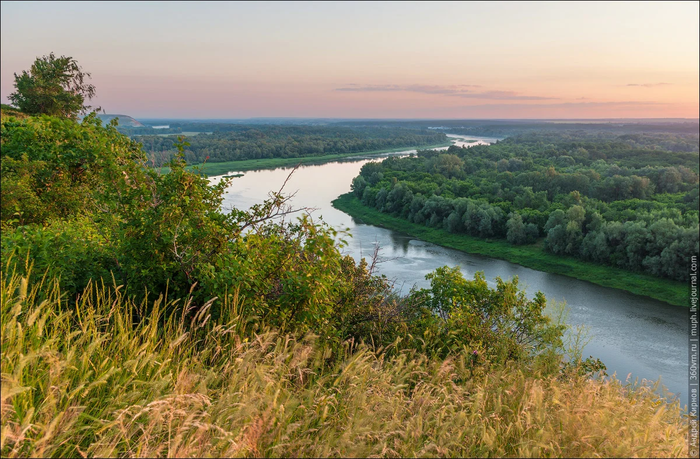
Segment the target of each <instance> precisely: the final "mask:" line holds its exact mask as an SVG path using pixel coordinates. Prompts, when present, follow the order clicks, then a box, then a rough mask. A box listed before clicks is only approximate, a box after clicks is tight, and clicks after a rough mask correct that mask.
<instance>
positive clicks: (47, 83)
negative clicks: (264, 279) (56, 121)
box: [9, 53, 95, 119]
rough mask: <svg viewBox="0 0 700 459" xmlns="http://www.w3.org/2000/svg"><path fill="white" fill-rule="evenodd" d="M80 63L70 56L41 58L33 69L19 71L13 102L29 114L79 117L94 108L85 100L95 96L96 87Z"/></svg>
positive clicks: (33, 65) (11, 96)
mask: <svg viewBox="0 0 700 459" xmlns="http://www.w3.org/2000/svg"><path fill="white" fill-rule="evenodd" d="M86 78H90V74H89V73H87V72H83V70H82V68H81V67H80V66H79V65H78V62H77V61H76V60H75V59H73V58H72V57H69V56H61V57H59V58H57V57H56V56H54V54H53V53H50V54H49V55H48V56H43V57H38V58H37V59H36V60H35V61H34V64H32V67H31V69H29V72H27V71H26V70H25V71H23V72H22V74H21V75H17V74H16V73H15V88H16V91H15V92H13V93H12V94H10V96H9V99H10V101H11V102H12V103H13V104H14V105H15V106H16V107H17V108H19V109H20V110H21V111H23V112H24V113H26V114H28V115H53V116H61V117H65V118H72V119H76V118H77V117H78V114H84V113H87V112H89V111H90V108H91V107H90V106H87V105H85V100H86V99H87V100H90V99H92V98H93V97H95V87H94V86H93V85H91V84H88V83H87V82H86V81H85V80H86Z"/></svg>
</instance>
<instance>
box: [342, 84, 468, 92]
mask: <svg viewBox="0 0 700 459" xmlns="http://www.w3.org/2000/svg"><path fill="white" fill-rule="evenodd" d="M479 87H480V86H479V85H475V84H457V85H447V86H445V85H424V84H411V85H398V84H371V85H358V84H354V83H352V84H347V85H345V87H343V88H337V89H336V91H357V92H395V91H406V92H418V93H421V94H459V93H460V92H462V91H464V89H462V88H479Z"/></svg>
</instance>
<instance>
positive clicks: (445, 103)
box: [0, 2, 699, 118]
mask: <svg viewBox="0 0 700 459" xmlns="http://www.w3.org/2000/svg"><path fill="white" fill-rule="evenodd" d="M698 15H699V14H698V3H697V2H639V3H634V2H619V3H602V2H600V3H598V2H596V3H548V2H544V3H501V2H498V3H490V2H482V3H471V2H469V3H456V2H445V3H440V2H432V3H420V2H412V3H397V2H387V3H381V2H377V3H291V4H289V3H274V2H270V3H245V2H242V3H219V2H211V3H180V2H173V3H167V2H152V3H148V2H146V3H71V2H65V3H60V2H56V3H41V4H36V3H34V4H33V3H28V2H21V3H13V2H2V15H1V20H2V29H1V34H2V44H1V47H2V53H1V59H2V73H1V82H0V83H1V84H0V92H1V95H2V101H3V103H7V96H8V95H9V94H10V93H11V92H12V91H13V81H14V78H13V73H15V72H17V73H19V72H21V71H22V70H25V69H28V68H29V67H30V66H31V63H32V62H33V60H34V59H35V58H36V57H37V56H40V55H44V54H48V53H49V52H51V51H53V52H55V53H56V54H58V55H69V56H72V57H74V58H75V59H77V60H78V62H79V63H80V64H81V65H82V66H83V68H84V70H86V71H88V72H91V73H92V76H93V78H92V80H91V82H92V83H93V84H94V85H95V86H96V87H97V93H98V99H97V100H95V101H93V102H94V104H95V105H101V106H102V107H103V108H104V109H105V110H106V111H107V112H108V113H123V114H128V115H131V116H134V117H136V118H148V117H191V118H247V117H282V116H285V117H336V118H384V117H389V118H665V117H672V118H697V117H698V99H699V95H698V85H699V80H698V67H699V62H698V54H699V51H698V35H699V30H698Z"/></svg>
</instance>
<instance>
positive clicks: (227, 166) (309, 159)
mask: <svg viewBox="0 0 700 459" xmlns="http://www.w3.org/2000/svg"><path fill="white" fill-rule="evenodd" d="M450 145H452V142H444V143H440V144H437V145H418V146H413V147H400V148H389V149H385V150H373V151H361V152H355V153H338V154H334V155H323V156H305V157H301V158H264V159H246V160H242V161H226V162H221V163H205V164H193V165H191V166H188V169H192V168H193V167H198V168H199V169H200V170H201V171H202V172H204V173H205V174H206V175H208V176H212V175H223V174H226V173H227V172H230V171H236V172H244V171H251V170H258V169H277V168H278V167H294V166H296V165H297V164H323V163H328V162H331V161H336V160H338V159H343V158H350V157H352V156H365V155H378V154H381V153H393V152H397V151H407V150H415V149H421V150H429V149H432V148H440V147H448V146H450ZM169 170H170V169H169V168H167V167H161V168H160V171H161V172H162V173H168V171H169Z"/></svg>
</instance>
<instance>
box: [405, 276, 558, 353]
mask: <svg viewBox="0 0 700 459" xmlns="http://www.w3.org/2000/svg"><path fill="white" fill-rule="evenodd" d="M426 278H427V279H429V280H430V288H429V289H420V290H417V291H415V292H412V294H411V298H410V300H411V301H413V302H416V303H418V304H422V305H424V307H426V308H427V309H428V310H429V311H430V312H431V313H430V314H424V315H423V318H422V320H421V321H417V322H416V323H417V324H420V325H419V326H418V329H417V330H416V331H418V332H421V331H422V336H421V339H422V340H423V346H424V349H425V350H427V351H428V352H429V353H431V354H435V355H439V356H442V357H445V356H446V355H449V354H450V353H457V354H460V353H465V354H467V355H470V356H471V357H472V359H473V360H474V361H475V362H478V363H479V364H480V365H488V366H490V365H496V366H500V365H503V364H505V363H506V362H508V361H519V360H528V361H529V360H530V359H533V358H537V357H541V358H543V359H545V360H550V364H551V361H552V359H554V361H556V355H559V354H561V347H562V334H563V332H564V329H565V327H564V326H563V325H555V324H552V323H551V319H550V318H549V317H547V316H546V315H545V314H544V313H543V311H544V307H545V305H546V301H545V298H544V295H542V293H541V292H538V293H537V294H536V295H535V297H534V298H533V299H532V300H528V299H527V298H526V297H525V293H524V292H523V291H521V290H519V289H518V279H517V278H514V279H513V280H512V281H509V282H504V281H503V280H501V279H500V278H497V279H496V284H497V285H496V288H495V289H491V288H489V287H488V284H487V283H486V279H485V278H484V274H483V273H476V274H475V276H474V280H471V281H469V280H466V279H464V277H463V276H462V273H461V271H460V269H459V267H455V268H449V267H442V268H438V269H437V270H435V271H434V272H433V273H430V274H428V275H427V276H426ZM414 330H415V329H414Z"/></svg>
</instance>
